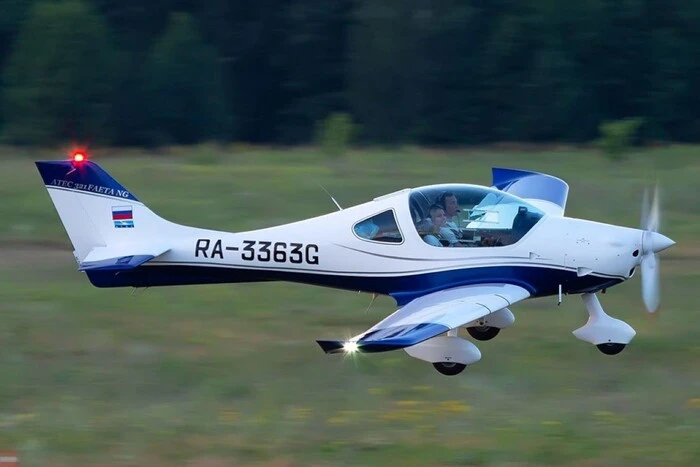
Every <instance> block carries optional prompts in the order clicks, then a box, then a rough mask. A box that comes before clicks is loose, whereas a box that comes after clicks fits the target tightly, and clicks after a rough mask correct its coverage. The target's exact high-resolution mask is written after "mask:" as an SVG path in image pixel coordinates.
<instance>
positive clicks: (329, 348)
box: [316, 340, 343, 354]
mask: <svg viewBox="0 0 700 467" xmlns="http://www.w3.org/2000/svg"><path fill="white" fill-rule="evenodd" d="M316 343H317V344H318V345H319V346H320V347H321V349H322V350H323V351H324V352H325V353H327V354H332V353H341V352H343V342H341V341H324V340H317V341H316Z"/></svg>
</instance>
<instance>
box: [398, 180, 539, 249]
mask: <svg viewBox="0 0 700 467" xmlns="http://www.w3.org/2000/svg"><path fill="white" fill-rule="evenodd" d="M409 206H410V210H411V216H412V218H413V224H414V227H415V229H416V231H417V232H418V234H419V235H420V236H421V238H423V240H424V241H425V242H426V243H428V244H430V245H433V246H436V247H445V246H453V247H483V246H505V245H511V244H513V243H516V242H517V241H518V240H520V239H521V238H522V237H523V236H524V235H525V234H526V233H527V232H528V231H530V229H531V228H532V227H533V226H534V225H535V224H536V223H537V222H538V221H539V220H540V219H541V218H542V216H543V215H544V212H543V211H541V210H540V209H538V208H536V207H535V206H533V205H531V204H529V203H527V202H525V201H523V200H522V199H520V198H518V197H516V196H513V195H510V194H508V193H504V192H502V191H499V190H497V189H494V188H487V187H481V186H474V185H461V184H451V185H433V186H427V187H422V188H416V189H414V190H411V193H410V195H409Z"/></svg>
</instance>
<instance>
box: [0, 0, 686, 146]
mask: <svg viewBox="0 0 700 467" xmlns="http://www.w3.org/2000/svg"><path fill="white" fill-rule="evenodd" d="M0 11H1V12H2V13H1V14H0V71H1V74H0V76H1V78H2V81H1V86H2V87H1V88H0V99H1V100H0V102H1V104H2V105H1V106H0V128H1V134H2V138H3V140H4V141H5V142H9V143H15V144H47V143H53V142H60V141H65V140H79V141H86V142H100V143H111V144H120V145H157V144H170V143H192V142H197V141H203V140H225V141H249V142H264V143H279V144H294V143H305V142H309V141H312V140H313V138H314V128H315V127H316V123H317V122H318V121H320V120H322V119H324V118H325V117H327V116H328V115H329V114H331V113H333V112H346V113H348V114H350V115H352V118H353V119H354V120H355V121H356V122H357V123H359V124H360V128H361V131H360V133H359V137H360V138H361V139H362V140H363V141H366V142H372V143H381V144H387V143H388V144H397V143H418V144H432V145H437V144H475V143H488V142H494V141H503V140H510V141H533V142H537V141H568V142H582V141H590V140H592V139H594V138H596V137H597V136H598V128H599V125H600V124H601V123H602V122H604V121H606V120H617V119H622V118H626V117H640V118H643V122H644V123H643V126H642V129H641V132H642V135H643V136H644V137H645V138H648V139H654V140H667V141H669V140H673V141H697V140H700V60H699V59H698V58H700V2H699V1H698V0H663V1H662V0H579V1H577V2H561V1H554V0H535V1H516V0H332V1H325V2H323V1H318V0H277V1H272V0H240V1H227V0H208V1H195V0H149V1H143V0H59V1H50V0H44V1H35V2H30V1H21V0H0Z"/></svg>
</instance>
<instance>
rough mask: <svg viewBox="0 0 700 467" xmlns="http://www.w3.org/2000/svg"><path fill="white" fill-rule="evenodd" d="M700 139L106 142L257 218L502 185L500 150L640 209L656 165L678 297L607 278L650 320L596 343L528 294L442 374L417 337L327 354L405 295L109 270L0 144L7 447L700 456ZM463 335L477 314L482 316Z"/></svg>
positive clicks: (621, 304) (193, 459)
mask: <svg viewBox="0 0 700 467" xmlns="http://www.w3.org/2000/svg"><path fill="white" fill-rule="evenodd" d="M698 151H700V148H697V147H672V148H661V149H654V150H653V151H643V152H641V153H640V154H634V155H631V156H630V159H629V160H627V161H623V162H619V163H613V162H611V161H608V160H607V159H605V158H604V157H601V156H600V155H598V154H597V153H595V152H593V151H584V150H557V151H540V150H537V151H534V150H532V151H516V150H508V149H499V150H497V151H496V150H478V151H473V150H463V151H449V152H443V151H439V150H431V151H424V150H420V149H417V148H406V149H403V150H395V151H355V152H352V153H351V154H349V155H347V156H344V157H340V158H336V159H326V158H324V157H322V156H321V155H319V154H317V153H316V152H315V151H313V150H312V149H296V150H261V149H256V148H242V147H226V148H220V147H214V146H202V147H195V148H174V149H170V150H168V151H161V152H159V153H157V154H153V155H148V154H146V153H142V152H139V151H131V152H127V151H120V150H109V151H107V150H105V151H104V152H102V153H98V154H95V158H96V160H98V161H99V162H100V163H101V164H102V165H103V166H104V167H105V168H106V169H107V170H109V171H110V173H112V174H113V175H115V176H116V178H117V179H118V180H119V181H120V182H122V183H123V184H124V185H125V186H126V187H127V188H128V189H130V190H131V191H133V192H134V193H135V194H136V195H137V196H138V197H139V199H141V200H142V201H144V202H146V203H147V204H148V205H149V206H150V207H151V208H153V209H154V210H155V211H156V212H157V213H159V214H160V215H162V216H164V217H166V218H169V219H170V220H173V221H175V222H181V223H185V224H189V225H199V226H203V227H210V228H217V229H225V230H226V229H228V230H232V231H235V230H243V229H250V228H257V227H262V226H267V225H274V224H278V223H282V222H289V221H293V220H297V219H301V218H303V217H306V216H311V215H318V214H323V213H326V212H330V211H332V210H334V209H335V206H334V205H333V203H332V201H331V200H330V199H329V198H328V196H327V195H326V194H325V193H324V192H323V190H322V189H321V188H320V187H319V185H318V184H319V183H320V184H322V185H323V186H324V187H325V188H326V189H328V190H329V191H330V192H331V193H332V194H333V195H334V196H335V198H336V199H337V200H338V202H340V203H341V205H344V206H349V205H352V204H356V203H360V202H363V201H366V200H368V199H371V198H372V197H374V196H377V195H381V194H383V193H386V192H390V191H394V190H396V189H400V188H404V187H406V186H415V185H423V184H429V183H438V182H468V183H481V184H488V183H489V182H490V172H489V171H490V167H491V166H494V165H501V166H510V167H520V168H526V169H535V170H540V171H545V172H550V173H553V174H555V175H557V176H560V177H562V178H564V179H566V180H567V181H568V182H569V184H570V187H571V191H570V194H569V205H568V208H567V214H568V215H571V216H575V217H584V218H590V219H595V220H600V221H602V222H614V223H617V224H621V225H628V226H638V225H639V219H640V213H641V198H642V191H643V187H644V186H645V184H646V183H647V182H649V181H653V180H659V181H660V182H661V186H662V189H663V190H662V194H663V213H664V214H663V225H662V232H663V233H664V234H666V235H668V236H669V237H671V238H673V239H674V240H676V241H677V242H678V244H677V245H676V246H675V247H674V248H673V249H672V250H669V251H667V252H664V253H663V254H662V258H661V259H662V260H661V268H662V281H661V284H662V294H663V295H662V306H661V310H660V312H659V313H658V314H657V315H654V316H649V314H648V313H647V312H646V311H645V310H644V307H643V303H642V300H641V290H640V280H639V277H638V276H637V277H635V278H633V279H632V280H630V281H629V282H627V283H625V284H622V285H620V286H618V287H615V288H613V289H610V290H608V293H606V294H605V295H601V296H600V298H601V302H602V304H603V307H604V308H605V309H606V311H607V312H608V313H610V314H611V315H612V316H615V317H618V318H620V319H623V320H625V321H627V322H628V323H630V324H631V325H632V326H633V327H634V328H635V329H636V330H637V336H636V337H635V339H634V340H633V341H632V343H631V344H630V346H628V348H627V349H626V350H625V351H624V352H623V353H621V354H620V355H617V356H607V355H603V354H602V353H600V352H598V351H597V350H596V348H595V347H594V346H592V345H589V344H586V343H584V342H581V341H579V340H577V339H576V338H575V337H574V336H573V335H572V334H571V331H573V330H574V329H576V328H577V327H579V326H581V325H582V324H584V323H585V320H586V317H587V315H586V312H585V309H584V307H583V303H582V302H581V299H580V298H579V297H577V296H569V297H565V300H564V302H563V303H562V305H561V306H557V304H556V299H555V298H551V299H538V300H532V301H527V302H525V303H523V304H520V305H518V306H517V307H514V308H513V311H514V313H515V315H516V324H515V325H514V326H513V327H512V328H509V329H507V330H504V331H503V332H501V333H500V334H499V336H498V337H497V338H495V339H494V340H492V341H488V342H477V346H478V347H479V348H480V349H481V351H482V354H483V358H482V360H481V361H480V362H478V363H477V364H475V365H473V366H471V367H469V368H468V369H467V370H466V371H465V372H464V373H462V374H461V375H459V376H456V377H444V376H441V375H439V374H438V373H437V372H436V371H434V370H433V368H432V367H431V366H430V365H428V364H426V363H424V362H421V361H419V360H414V359H411V358H409V357H408V355H406V354H405V353H404V352H401V351H399V352H393V353H388V354H377V355H362V356H357V357H355V358H344V357H343V356H339V355H324V354H323V353H322V352H321V350H320V349H319V348H318V346H317V345H316V343H315V339H317V338H333V337H343V336H349V335H352V334H356V333H357V332H360V331H362V330H364V329H366V328H367V327H369V326H371V325H372V324H373V323H375V322H376V321H378V320H379V319H381V318H382V317H384V316H385V315H386V314H388V313H390V312H391V311H393V305H394V304H393V301H392V300H390V299H388V298H386V297H380V298H379V299H377V301H376V302H375V303H374V305H373V306H372V308H371V309H370V310H369V311H366V309H367V305H368V304H369V303H370V301H371V297H370V296H368V295H365V294H358V293H353V292H343V291H338V290H332V289H322V288H313V287H309V286H302V285H295V284H284V283H273V284H251V285H244V284H238V285H222V286H194V287H178V288H161V289H148V290H145V291H137V292H136V293H135V294H132V291H131V290H130V289H114V290H103V289H96V288H94V287H92V286H91V285H90V284H89V283H88V282H87V281H86V279H85V277H84V276H83V275H82V274H81V273H79V272H77V271H76V264H75V261H74V259H73V257H72V255H71V248H70V245H69V243H68V241H67V238H66V235H65V233H64V232H63V229H62V226H61V224H60V221H59V219H58V216H57V215H56V213H55V211H54V209H53V206H52V205H51V202H50V200H49V198H48V195H47V194H46V190H45V189H44V187H43V186H42V184H41V180H40V177H39V176H38V173H37V172H36V169H35V167H34V166H33V164H32V161H33V160H36V159H39V158H60V157H62V154H60V153H58V152H54V153H51V152H49V151H44V152H42V153H32V152H31V151H27V150H23V151H20V150H14V149H12V148H5V149H4V150H3V151H2V152H1V153H0V154H1V159H0V160H2V163H3V164H4V167H5V169H4V170H3V171H2V172H0V194H1V195H2V199H3V203H2V205H0V215H1V216H2V219H3V222H2V223H0V297H1V298H0V348H1V349H2V353H1V354H0V375H1V376H0V451H2V450H7V449H14V450H17V451H18V453H19V455H20V460H21V461H22V465H23V466H31V465H55V466H78V465H99V466H137V465H155V466H160V465H190V466H197V467H220V466H221V467H223V466H229V465H237V466H238V465H268V466H297V465H299V466H301V465H305V466H306V465H318V466H327V465H384V464H387V463H389V462H391V463H400V464H403V465H433V466H447V465H475V464H479V465H521V466H522V465H542V464H567V465H579V466H608V465H619V464H636V465H640V466H641V465H658V464H674V465H696V464H698V463H699V462H700V444H699V443H698V442H697V440H698V439H700V377H699V376H698V375H699V374H700V371H699V370H700V363H699V362H700V358H699V357H700V341H698V338H697V336H698V335H700V322H699V321H698V319H697V318H696V317H697V302H698V296H699V295H700V292H699V291H698V284H699V283H700V281H699V279H700V244H699V243H698V238H700V207H699V206H698V203H697V200H696V198H697V180H698V178H699V177H700V158H698V157H697V153H698ZM464 335H465V336H466V333H464Z"/></svg>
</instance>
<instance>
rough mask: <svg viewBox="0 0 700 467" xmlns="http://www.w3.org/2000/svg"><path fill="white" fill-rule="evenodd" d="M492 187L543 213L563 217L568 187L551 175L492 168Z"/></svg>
mask: <svg viewBox="0 0 700 467" xmlns="http://www.w3.org/2000/svg"><path fill="white" fill-rule="evenodd" d="M491 173H492V178H493V181H492V183H491V184H492V185H493V187H494V188H498V189H499V190H501V191H505V192H507V193H510V194H513V195H515V196H518V197H520V198H523V199H524V200H526V201H528V202H530V203H532V204H533V205H535V206H537V207H538V208H540V209H542V210H543V211H544V212H546V213H547V214H550V215H554V216H563V215H564V210H565V209H566V200H567V198H568V196H569V185H568V184H567V183H566V182H565V181H564V180H561V179H559V178H557V177H554V176H552V175H547V174H543V173H539V172H530V171H527V170H518V169H506V168H501V167H494V168H492V169H491Z"/></svg>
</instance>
